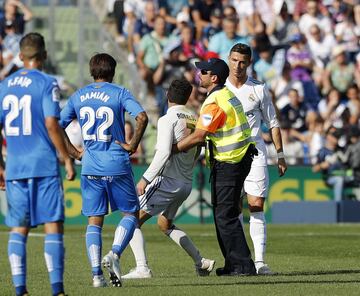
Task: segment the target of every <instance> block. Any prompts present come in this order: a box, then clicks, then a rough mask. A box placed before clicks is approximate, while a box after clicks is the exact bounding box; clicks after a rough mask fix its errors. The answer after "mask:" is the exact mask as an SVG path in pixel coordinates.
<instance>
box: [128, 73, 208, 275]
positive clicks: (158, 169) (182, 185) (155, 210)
mask: <svg viewBox="0 0 360 296" xmlns="http://www.w3.org/2000/svg"><path fill="white" fill-rule="evenodd" d="M191 91H192V86H191V84H190V83H189V82H188V81H187V80H185V79H179V80H174V81H173V82H172V83H171V85H170V88H169V90H168V93H167V98H168V105H169V109H168V111H167V113H166V115H164V116H162V117H161V118H160V119H159V121H158V127H157V133H158V134H157V143H156V153H155V156H154V158H153V160H152V162H151V164H150V166H149V167H148V169H147V170H146V172H145V173H144V175H143V176H142V178H141V180H140V181H139V182H138V184H137V190H138V194H139V195H140V197H139V201H140V208H141V210H140V213H139V216H140V217H139V227H141V225H142V224H143V223H144V222H145V221H147V220H148V219H149V218H151V217H152V216H155V215H159V216H158V225H159V228H160V230H161V231H162V232H163V233H164V234H166V235H167V236H169V237H170V238H171V239H172V240H173V241H174V242H175V243H177V244H178V245H179V246H180V247H181V248H183V249H184V250H185V251H186V252H187V253H188V255H189V256H190V257H191V258H192V259H193V261H194V263H195V270H196V272H197V274H198V275H200V276H207V275H209V274H210V272H211V271H212V270H213V268H214V264H215V261H214V260H210V259H205V258H203V257H202V256H201V255H200V252H199V250H198V249H197V248H196V247H195V246H194V244H193V242H192V241H191V240H190V238H189V237H188V236H187V235H186V233H185V232H183V231H182V230H181V229H179V228H177V227H176V226H175V225H174V224H173V219H174V217H175V215H176V212H177V210H178V208H179V207H180V206H181V204H182V203H183V202H184V200H185V199H186V198H187V197H188V196H189V194H190V192H191V188H192V172H193V168H194V163H195V161H196V159H197V156H198V155H197V148H196V147H194V148H192V149H190V150H189V151H187V152H183V153H178V154H171V149H172V145H173V144H176V143H177V142H179V141H180V140H181V139H183V138H185V137H186V136H187V135H189V134H190V133H191V131H192V130H194V129H195V125H196V119H195V118H194V116H193V115H192V114H191V112H190V111H189V110H188V109H187V108H186V107H185V104H186V103H187V100H188V98H189V96H190V94H191ZM130 246H131V249H132V251H133V253H134V256H135V260H136V268H134V269H132V270H131V271H130V272H129V273H128V274H126V275H124V276H122V278H123V279H136V278H150V277H152V273H151V270H150V268H149V267H148V264H147V258H146V254H145V243H144V238H143V235H142V232H141V230H140V228H137V229H136V230H135V232H134V236H133V238H132V240H131V241H130Z"/></svg>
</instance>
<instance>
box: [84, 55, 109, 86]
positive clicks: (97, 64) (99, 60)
mask: <svg viewBox="0 0 360 296" xmlns="http://www.w3.org/2000/svg"><path fill="white" fill-rule="evenodd" d="M89 67H90V75H91V76H92V77H93V78H94V80H98V79H104V80H106V81H112V79H113V78H114V75H115V68H116V61H115V59H114V58H113V57H112V56H111V55H109V54H107V53H98V54H96V55H94V56H93V57H92V58H91V59H90V62H89Z"/></svg>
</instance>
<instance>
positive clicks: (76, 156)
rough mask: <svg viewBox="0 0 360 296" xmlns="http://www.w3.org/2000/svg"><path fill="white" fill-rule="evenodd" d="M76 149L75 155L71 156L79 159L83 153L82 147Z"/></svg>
mask: <svg viewBox="0 0 360 296" xmlns="http://www.w3.org/2000/svg"><path fill="white" fill-rule="evenodd" d="M76 150H77V152H78V153H77V154H76V155H73V157H74V158H75V159H76V160H81V159H82V157H83V155H84V148H82V147H81V148H76Z"/></svg>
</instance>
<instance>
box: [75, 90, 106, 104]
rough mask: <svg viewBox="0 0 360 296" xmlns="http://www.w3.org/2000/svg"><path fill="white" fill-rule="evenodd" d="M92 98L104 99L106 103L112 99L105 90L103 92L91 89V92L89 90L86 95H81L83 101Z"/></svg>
mask: <svg viewBox="0 0 360 296" xmlns="http://www.w3.org/2000/svg"><path fill="white" fill-rule="evenodd" d="M90 99H95V100H100V101H103V102H105V103H106V102H107V101H108V100H109V99H110V96H109V95H107V94H106V93H105V92H101V91H91V92H87V93H85V94H84V95H81V96H80V101H81V102H84V101H86V100H90Z"/></svg>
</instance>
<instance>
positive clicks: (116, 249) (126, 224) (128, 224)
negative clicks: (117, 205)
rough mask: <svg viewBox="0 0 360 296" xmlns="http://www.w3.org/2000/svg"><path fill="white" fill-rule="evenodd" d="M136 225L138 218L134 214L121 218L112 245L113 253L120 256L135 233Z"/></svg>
mask: <svg viewBox="0 0 360 296" xmlns="http://www.w3.org/2000/svg"><path fill="white" fill-rule="evenodd" d="M136 225H137V219H136V218H135V217H134V216H125V217H124V218H122V219H121V221H120V223H119V225H118V227H117V228H116V231H115V237H114V242H113V246H112V251H113V253H115V254H117V255H118V257H120V255H121V253H122V252H123V251H124V250H125V248H126V246H127V245H128V244H129V242H130V240H131V238H132V236H133V234H134V231H135V228H136Z"/></svg>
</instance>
